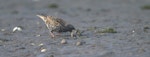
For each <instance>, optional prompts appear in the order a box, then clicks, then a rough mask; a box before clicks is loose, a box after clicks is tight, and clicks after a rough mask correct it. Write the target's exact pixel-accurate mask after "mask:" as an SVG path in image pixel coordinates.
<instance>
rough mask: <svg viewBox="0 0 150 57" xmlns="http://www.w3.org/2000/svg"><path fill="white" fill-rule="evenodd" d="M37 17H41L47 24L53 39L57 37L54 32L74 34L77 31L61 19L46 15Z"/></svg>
mask: <svg viewBox="0 0 150 57" xmlns="http://www.w3.org/2000/svg"><path fill="white" fill-rule="evenodd" d="M37 16H38V17H40V18H41V19H42V20H43V21H44V22H45V24H46V26H47V28H48V29H49V32H50V34H51V36H52V37H55V36H54V34H53V32H58V33H62V32H72V31H73V30H75V28H74V26H73V25H71V24H67V23H66V22H65V21H64V20H63V19H61V18H57V17H53V16H46V15H37Z"/></svg>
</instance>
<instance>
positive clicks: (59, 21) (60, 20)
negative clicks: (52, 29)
mask: <svg viewBox="0 0 150 57" xmlns="http://www.w3.org/2000/svg"><path fill="white" fill-rule="evenodd" d="M55 20H56V22H58V23H59V24H60V25H62V26H65V25H66V22H65V21H64V20H63V19H60V18H56V19H55Z"/></svg>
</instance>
